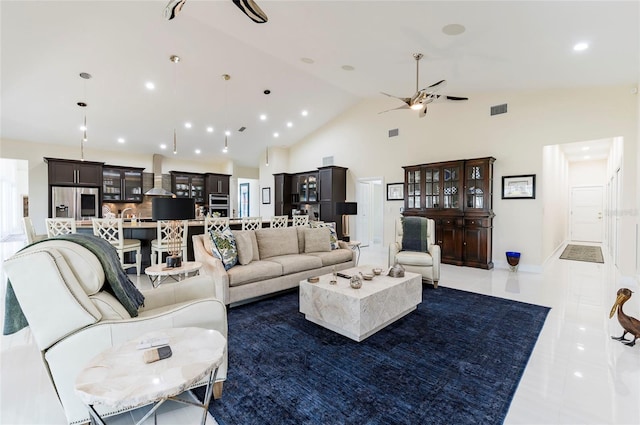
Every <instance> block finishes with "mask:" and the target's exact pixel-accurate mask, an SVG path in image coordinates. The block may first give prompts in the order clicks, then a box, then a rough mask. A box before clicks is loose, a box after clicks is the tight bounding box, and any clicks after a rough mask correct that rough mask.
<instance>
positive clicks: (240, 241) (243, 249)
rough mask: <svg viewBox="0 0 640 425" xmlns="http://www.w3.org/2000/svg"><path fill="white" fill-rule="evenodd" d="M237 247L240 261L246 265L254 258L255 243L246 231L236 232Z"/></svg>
mask: <svg viewBox="0 0 640 425" xmlns="http://www.w3.org/2000/svg"><path fill="white" fill-rule="evenodd" d="M234 236H235V237H236V248H237V249H238V262H239V263H240V264H241V265H243V266H246V265H247V264H249V263H250V262H251V260H253V243H252V242H251V237H250V236H249V234H248V233H246V232H242V231H240V232H235V233H234Z"/></svg>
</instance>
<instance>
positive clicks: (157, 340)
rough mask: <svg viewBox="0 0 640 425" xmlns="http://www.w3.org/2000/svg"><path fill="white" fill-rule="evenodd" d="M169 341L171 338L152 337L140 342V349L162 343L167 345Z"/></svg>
mask: <svg viewBox="0 0 640 425" xmlns="http://www.w3.org/2000/svg"><path fill="white" fill-rule="evenodd" d="M168 343H169V338H151V339H143V340H142V341H140V343H139V344H138V350H143V349H145V348H151V347H158V346H160V345H167V344H168Z"/></svg>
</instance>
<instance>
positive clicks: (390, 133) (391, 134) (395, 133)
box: [389, 128, 400, 137]
mask: <svg viewBox="0 0 640 425" xmlns="http://www.w3.org/2000/svg"><path fill="white" fill-rule="evenodd" d="M398 134H400V130H398V129H397V128H394V129H392V130H389V137H396V136H397V135H398Z"/></svg>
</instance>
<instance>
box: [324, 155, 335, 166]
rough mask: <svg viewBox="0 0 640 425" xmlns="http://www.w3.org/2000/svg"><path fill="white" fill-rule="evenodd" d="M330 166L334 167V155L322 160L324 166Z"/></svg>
mask: <svg viewBox="0 0 640 425" xmlns="http://www.w3.org/2000/svg"><path fill="white" fill-rule="evenodd" d="M329 165H333V155H332V156H325V157H324V158H322V166H323V167H328V166H329Z"/></svg>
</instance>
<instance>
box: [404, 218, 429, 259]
mask: <svg viewBox="0 0 640 425" xmlns="http://www.w3.org/2000/svg"><path fill="white" fill-rule="evenodd" d="M401 220H402V250H403V251H418V252H427V248H428V247H427V219H426V218H424V217H402V218H401Z"/></svg>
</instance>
